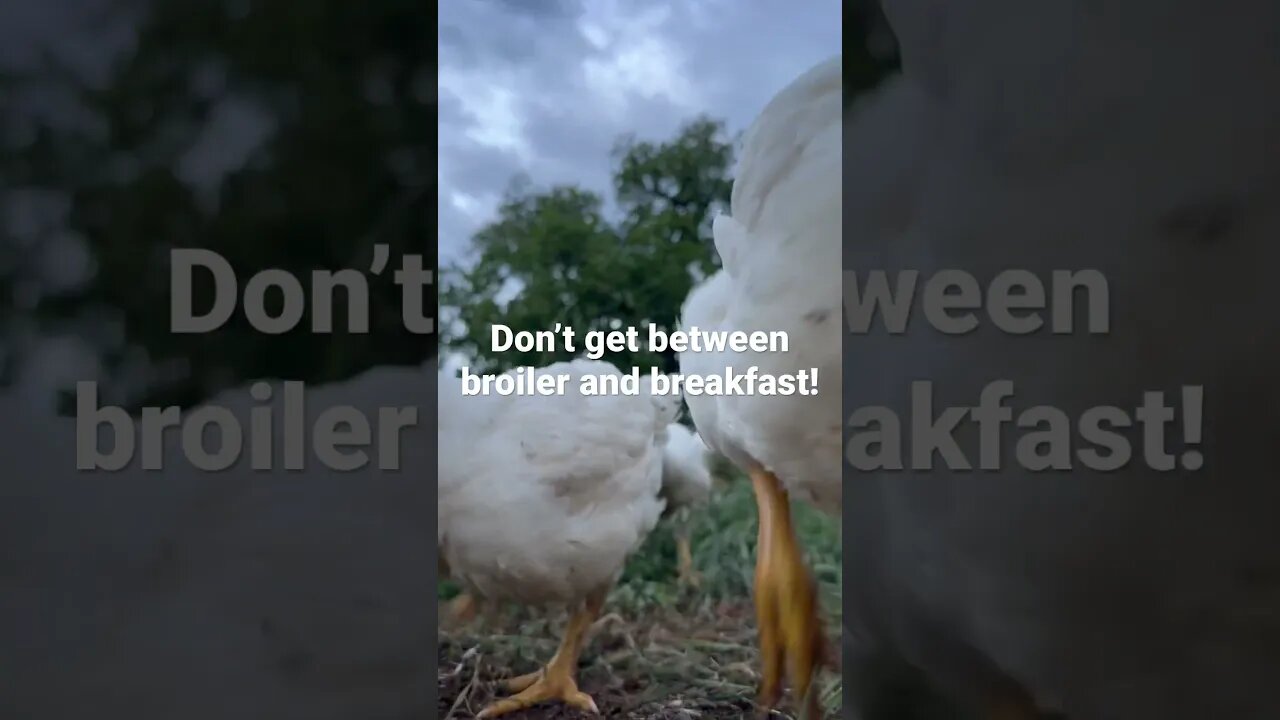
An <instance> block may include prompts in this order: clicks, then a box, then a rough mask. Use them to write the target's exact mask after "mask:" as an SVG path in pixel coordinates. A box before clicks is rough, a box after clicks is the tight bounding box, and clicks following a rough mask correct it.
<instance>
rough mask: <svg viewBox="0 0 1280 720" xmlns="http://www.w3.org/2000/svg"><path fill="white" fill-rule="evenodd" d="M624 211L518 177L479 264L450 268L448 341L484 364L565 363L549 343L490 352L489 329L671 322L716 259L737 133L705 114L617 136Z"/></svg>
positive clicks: (671, 366) (479, 242)
mask: <svg viewBox="0 0 1280 720" xmlns="http://www.w3.org/2000/svg"><path fill="white" fill-rule="evenodd" d="M613 154H614V161H615V170H614V178H613V179H614V191H615V194H616V205H617V210H618V217H617V218H616V219H614V220H611V219H610V218H609V217H607V215H606V211H605V204H604V199H603V198H602V197H601V196H599V195H597V194H595V193H592V192H589V191H587V190H583V189H581V188H576V187H567V186H562V187H554V188H550V189H548V190H541V191H540V190H535V189H533V188H532V187H531V186H530V185H529V184H528V183H524V182H517V183H515V184H514V185H513V187H512V189H511V191H510V192H509V193H508V196H507V197H506V199H505V200H504V202H503V203H502V204H501V206H500V207H499V209H498V217H497V219H496V220H495V221H494V222H492V223H490V224H489V225H487V226H485V227H484V228H482V229H481V230H480V231H479V232H477V233H476V234H475V236H474V237H473V238H472V245H473V248H474V250H475V253H474V256H475V261H474V263H473V264H469V265H467V266H455V267H453V268H450V269H449V271H448V272H447V274H446V275H445V278H444V290H443V295H442V304H444V305H447V306H448V309H449V310H451V311H453V312H455V313H456V318H455V319H456V322H455V323H454V326H455V328H454V330H453V331H452V332H450V330H449V328H445V339H446V342H447V343H448V344H449V346H450V347H452V348H453V349H455V350H458V351H461V352H463V353H465V354H466V355H468V356H470V357H472V358H474V365H475V366H476V368H477V369H478V370H483V371H485V372H499V371H503V370H507V369H510V368H512V367H518V366H522V365H533V366H543V365H547V364H549V363H552V362H555V361H558V360H567V359H570V358H571V357H573V356H574V355H576V354H577V353H570V352H567V351H565V350H564V349H563V347H562V346H561V345H559V344H557V346H556V348H555V349H554V350H550V351H537V350H535V351H530V352H519V351H516V350H510V351H507V352H503V353H494V352H492V350H491V343H490V337H491V335H490V333H491V330H490V328H491V326H493V325H497V324H500V325H506V326H507V327H509V328H511V329H513V330H531V331H535V330H551V329H555V328H556V326H557V325H559V326H560V327H572V328H574V330H575V331H576V332H577V337H578V349H579V352H580V351H581V350H582V338H584V337H585V335H586V333H587V332H589V331H594V330H617V329H623V328H627V327H637V328H638V329H639V330H640V332H641V333H644V332H646V328H647V325H648V324H649V323H653V324H655V325H657V326H659V327H661V328H663V329H667V330H670V329H674V328H675V327H676V324H677V320H678V317H679V313H680V305H681V303H682V302H683V301H684V298H685V296H686V295H687V294H688V292H689V290H690V289H691V288H692V287H693V284H694V282H696V281H697V280H698V279H700V278H702V277H705V276H706V275H708V274H710V273H711V272H713V271H714V270H715V268H716V267H717V266H718V259H717V257H716V255H715V248H714V245H713V243H712V241H711V237H710V221H711V219H712V217H713V216H714V215H715V214H716V213H717V212H719V211H721V210H724V209H727V206H728V202H729V191H730V187H731V182H730V179H729V175H730V170H731V167H732V164H733V141H732V139H731V138H729V137H728V136H727V134H726V132H725V129H724V126H723V124H722V123H720V122H717V121H714V120H710V119H707V118H698V119H696V120H694V121H692V122H690V123H688V124H686V125H685V126H684V127H683V128H682V129H681V130H680V132H679V133H678V134H677V135H676V137H675V138H673V139H671V140H669V141H667V142H662V143H654V142H647V141H639V140H637V139H635V138H634V137H624V138H622V139H620V140H619V141H618V143H617V145H616V147H615V149H614V153H613ZM643 345H644V336H643V335H642V336H641V348H640V351H639V352H623V353H617V354H610V356H609V359H610V360H612V361H613V362H615V363H616V364H618V365H619V366H620V367H623V368H628V367H630V366H633V365H639V366H651V365H653V366H657V367H660V368H663V369H664V370H665V371H668V372H671V371H675V369H676V361H675V357H674V356H673V354H671V353H669V352H668V353H662V354H657V355H654V354H651V353H649V352H648V351H647V350H645V348H644V347H643Z"/></svg>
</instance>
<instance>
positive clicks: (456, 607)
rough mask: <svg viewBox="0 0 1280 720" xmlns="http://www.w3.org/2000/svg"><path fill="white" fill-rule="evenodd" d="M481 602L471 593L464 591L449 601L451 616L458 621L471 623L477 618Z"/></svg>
mask: <svg viewBox="0 0 1280 720" xmlns="http://www.w3.org/2000/svg"><path fill="white" fill-rule="evenodd" d="M479 607H480V603H479V602H478V601H477V600H476V598H475V596H474V595H472V594H471V593H462V594H461V595H459V596H457V597H455V598H454V599H453V601H452V602H450V603H449V616H450V617H451V618H453V621H454V622H457V623H469V622H471V621H472V620H474V619H475V618H476V613H477V611H478V609H479Z"/></svg>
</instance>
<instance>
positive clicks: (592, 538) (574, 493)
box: [438, 360, 680, 604]
mask: <svg viewBox="0 0 1280 720" xmlns="http://www.w3.org/2000/svg"><path fill="white" fill-rule="evenodd" d="M541 372H544V373H554V374H560V373H564V374H567V375H569V376H570V380H569V382H568V384H567V389H568V390H569V391H568V392H567V393H565V394H564V395H559V396H522V397H517V396H508V397H502V396H498V395H490V396H478V395H477V396H463V395H462V393H461V382H460V381H459V380H458V379H456V378H453V377H449V376H445V375H442V376H441V378H440V488H439V494H438V498H439V513H438V517H439V521H440V526H439V527H440V530H439V532H440V538H439V540H440V548H441V553H442V554H443V557H444V560H445V561H446V562H447V563H448V565H449V568H450V570H451V573H452V575H453V576H454V577H455V578H456V579H458V580H459V581H460V582H461V583H462V584H463V585H465V586H467V587H468V589H470V590H473V591H474V592H475V593H476V594H477V595H479V596H481V597H485V598H495V599H506V600H512V601H516V602H520V603H530V604H541V603H557V602H559V603H571V602H577V601H580V600H582V599H583V598H584V597H585V596H586V595H587V594H588V593H590V592H593V591H598V590H601V589H602V588H603V589H606V590H607V589H608V588H609V587H611V586H612V585H613V582H614V581H615V580H616V578H617V576H618V575H619V573H620V572H621V571H622V567H623V564H624V563H625V561H626V558H627V556H628V555H630V554H631V553H632V552H633V551H634V550H636V549H637V548H638V547H639V546H640V543H641V542H643V540H644V538H645V537H647V536H648V534H649V532H650V531H652V530H653V528H654V526H655V525H656V524H657V522H658V519H659V517H660V516H661V514H662V511H663V507H664V501H663V500H662V499H661V497H659V492H660V491H661V488H662V454H663V445H664V443H665V441H666V435H667V425H668V423H670V422H671V421H672V420H674V419H675V416H676V414H677V412H678V411H679V402H680V398H679V396H674V395H669V396H657V395H651V394H648V393H647V392H645V391H642V393H641V394H640V395H593V396H587V395H583V394H581V393H580V392H578V390H577V388H578V382H579V379H580V378H581V377H582V376H584V375H587V374H594V375H600V374H612V375H619V376H620V375H621V373H620V372H618V370H617V369H616V368H615V367H614V366H613V365H610V364H609V363H606V362H600V361H590V360H574V361H572V362H566V363H556V364H554V365H550V366H548V367H546V368H544V369H542V371H541Z"/></svg>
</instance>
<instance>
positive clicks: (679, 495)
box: [662, 423, 712, 588]
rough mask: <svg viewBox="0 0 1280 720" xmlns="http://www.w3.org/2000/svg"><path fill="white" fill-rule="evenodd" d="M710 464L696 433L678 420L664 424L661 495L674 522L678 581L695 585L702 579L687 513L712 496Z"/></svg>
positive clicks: (706, 449)
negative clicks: (694, 562) (693, 547)
mask: <svg viewBox="0 0 1280 720" xmlns="http://www.w3.org/2000/svg"><path fill="white" fill-rule="evenodd" d="M710 463H711V449H710V448H708V447H707V444H706V443H704V442H703V441H702V438H700V437H698V434H697V433H695V432H693V431H692V430H690V429H689V428H687V427H685V426H684V425H681V424H680V423H671V425H669V426H667V443H666V445H664V446H663V448H662V497H663V499H665V500H666V501H667V514H668V515H670V516H672V518H673V520H674V524H675V536H676V557H677V562H678V564H679V565H678V571H679V575H680V582H681V583H682V584H685V585H688V586H691V587H695V588H696V587H698V586H699V585H700V584H701V578H700V577H699V575H698V573H697V571H696V570H695V569H694V565H693V551H692V549H691V548H690V545H689V528H688V520H689V517H688V516H689V513H690V512H691V511H693V510H694V509H695V508H697V507H699V506H702V505H704V504H705V503H706V502H707V500H708V499H710V497H711V484H712V483H711V467H710Z"/></svg>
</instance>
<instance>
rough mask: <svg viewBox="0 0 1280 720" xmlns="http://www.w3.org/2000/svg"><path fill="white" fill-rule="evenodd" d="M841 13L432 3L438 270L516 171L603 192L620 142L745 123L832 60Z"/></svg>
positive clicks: (700, 1)
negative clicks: (702, 118)
mask: <svg viewBox="0 0 1280 720" xmlns="http://www.w3.org/2000/svg"><path fill="white" fill-rule="evenodd" d="M840 17H841V11H840V3H839V2H838V0H816V1H814V2H803V3H801V2H788V0H470V1H468V2H453V3H442V7H441V10H440V77H439V80H440V170H439V176H440V195H439V205H440V250H441V262H442V264H443V263H447V262H449V261H451V260H458V259H462V258H463V257H464V256H465V251H466V247H467V242H468V238H469V237H470V235H471V233H472V232H473V231H474V230H475V229H476V228H477V227H478V226H480V225H482V224H484V223H485V222H486V221H487V220H489V219H490V218H491V217H492V213H493V209H494V207H495V205H496V203H497V202H498V200H499V198H500V197H501V195H502V192H503V191H504V190H505V189H506V187H507V183H508V182H509V181H510V179H511V178H512V176H513V175H515V174H517V173H525V174H527V175H528V176H529V177H530V178H531V179H532V180H533V181H534V182H535V183H536V184H538V185H541V186H545V185H551V184H554V183H563V182H575V183H579V184H582V185H585V186H587V187H590V188H592V189H596V190H600V191H603V192H606V193H607V191H608V188H609V171H610V164H609V150H610V148H611V147H612V145H613V142H614V140H615V139H616V138H617V137H618V136H619V135H622V134H625V133H635V134H636V135H638V136H639V137H641V138H645V139H654V140H661V139H665V138H667V137H670V136H671V135H672V134H673V133H674V132H675V131H676V129H678V127H679V126H680V124H681V123H682V122H684V121H685V120H687V119H689V118H691V117H693V116H694V115H697V114H700V113H706V114H709V115H711V116H713V117H717V118H721V119H723V120H725V121H727V122H728V124H729V127H730V129H731V130H734V131H737V130H741V129H743V128H745V126H746V125H747V124H749V123H750V122H751V120H752V119H753V118H754V117H755V114H756V113H757V112H759V110H760V109H761V107H762V106H763V105H764V103H765V102H767V101H768V99H769V98H770V97H771V96H772V95H773V94H774V93H775V92H776V91H777V90H779V89H781V87H782V86H783V85H785V84H786V83H787V82H789V81H790V80H792V79H793V78H794V77H795V76H797V75H799V74H800V73H801V72H803V71H804V70H806V69H808V68H809V67H810V66H812V65H814V64H816V63H818V62H819V61H821V60H824V59H826V58H828V57H830V56H832V55H835V54H837V53H839V52H840Z"/></svg>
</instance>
